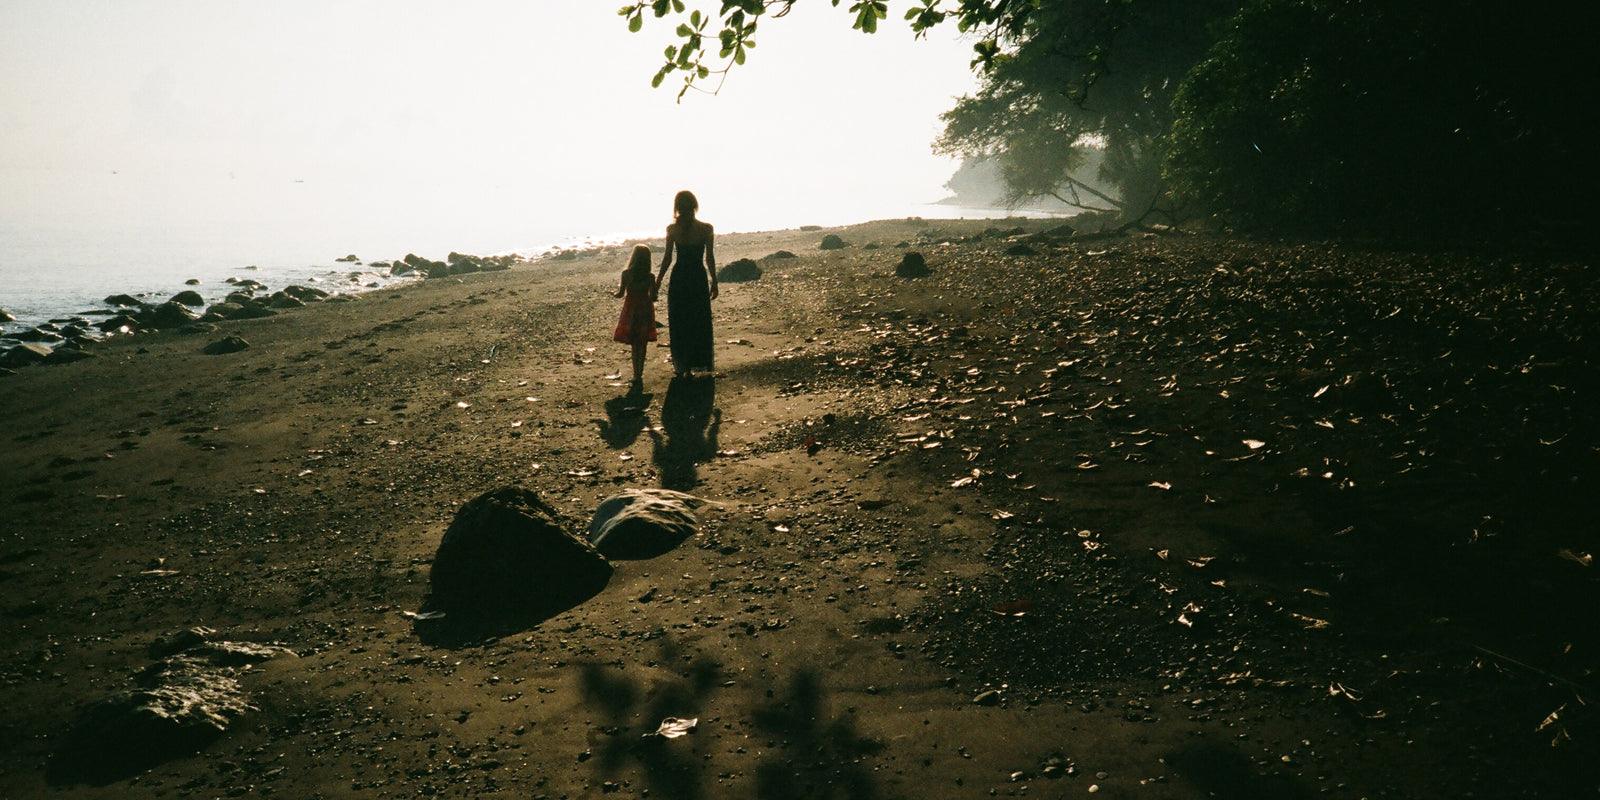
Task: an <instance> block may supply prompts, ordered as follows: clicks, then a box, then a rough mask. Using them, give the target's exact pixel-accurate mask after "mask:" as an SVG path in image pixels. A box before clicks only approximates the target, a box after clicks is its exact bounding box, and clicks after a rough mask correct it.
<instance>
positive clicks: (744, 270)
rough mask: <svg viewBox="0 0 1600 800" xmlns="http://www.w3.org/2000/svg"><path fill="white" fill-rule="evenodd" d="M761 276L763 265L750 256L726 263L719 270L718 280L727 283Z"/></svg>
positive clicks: (755, 278)
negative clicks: (752, 259) (749, 257)
mask: <svg viewBox="0 0 1600 800" xmlns="http://www.w3.org/2000/svg"><path fill="white" fill-rule="evenodd" d="M760 278H761V265H759V264H757V263H756V262H754V261H751V260H750V259H748V258H741V259H739V260H738V261H734V262H731V263H728V264H725V265H723V267H722V269H719V270H717V280H719V281H723V282H725V283H746V282H748V281H753V280H758V279H760Z"/></svg>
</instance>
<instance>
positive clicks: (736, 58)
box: [733, 47, 744, 65]
mask: <svg viewBox="0 0 1600 800" xmlns="http://www.w3.org/2000/svg"><path fill="white" fill-rule="evenodd" d="M733 63H735V64H741V65H742V64H744V48H743V47H739V48H737V49H735V50H734V51H733Z"/></svg>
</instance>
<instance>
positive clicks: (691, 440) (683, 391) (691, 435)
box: [650, 377, 722, 491]
mask: <svg viewBox="0 0 1600 800" xmlns="http://www.w3.org/2000/svg"><path fill="white" fill-rule="evenodd" d="M716 399H717V385H716V381H715V379H713V378H710V377H706V378H689V377H678V378H673V379H672V383H671V384H669V385H668V386H667V398H666V400H665V401H663V403H662V405H661V432H659V433H658V432H656V431H655V430H654V429H652V430H651V431H650V438H651V440H652V442H653V444H654V448H653V452H652V458H653V460H654V461H655V465H656V469H658V470H660V472H661V488H663V489H673V490H676V491H688V490H689V489H692V488H694V487H695V486H696V485H697V484H698V483H699V482H700V477H699V473H698V470H697V469H696V467H697V466H698V465H699V464H701V463H703V462H706V461H710V460H711V459H712V458H715V457H716V455H717V434H718V431H719V430H720V429H721V427H722V410H721V409H719V408H717V407H716Z"/></svg>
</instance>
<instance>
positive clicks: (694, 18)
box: [689, 8, 702, 28]
mask: <svg viewBox="0 0 1600 800" xmlns="http://www.w3.org/2000/svg"><path fill="white" fill-rule="evenodd" d="M689 24H690V25H693V26H694V27H696V28H698V27H700V25H701V24H702V21H701V19H700V9H698V8H697V9H695V10H694V13H693V14H690V15H689Z"/></svg>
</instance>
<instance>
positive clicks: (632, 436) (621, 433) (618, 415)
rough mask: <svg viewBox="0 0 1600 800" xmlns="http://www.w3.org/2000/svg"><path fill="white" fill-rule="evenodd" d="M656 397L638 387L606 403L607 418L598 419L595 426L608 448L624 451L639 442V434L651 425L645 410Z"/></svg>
mask: <svg viewBox="0 0 1600 800" xmlns="http://www.w3.org/2000/svg"><path fill="white" fill-rule="evenodd" d="M654 399H655V395H653V394H647V393H646V392H645V391H644V390H643V389H642V388H640V387H639V386H638V385H634V386H633V387H632V388H630V389H628V393H627V394H624V395H618V396H616V397H613V398H611V399H610V400H607V401H606V418H605V419H597V420H595V421H594V424H595V425H596V426H598V427H599V428H600V438H601V439H602V440H603V441H605V443H606V446H607V447H609V448H611V449H613V450H622V449H624V448H626V447H630V446H632V445H633V443H634V442H635V441H638V439H639V434H640V433H643V432H644V429H645V428H646V427H647V426H648V425H649V424H650V418H649V417H648V416H647V415H646V414H645V409H648V408H649V407H650V402H651V401H652V400H654Z"/></svg>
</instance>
